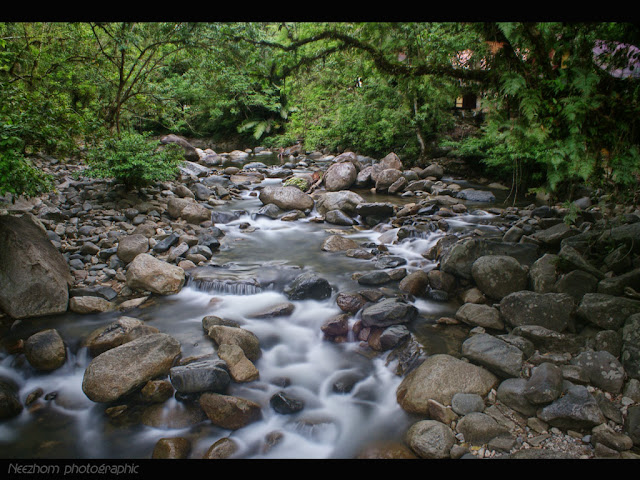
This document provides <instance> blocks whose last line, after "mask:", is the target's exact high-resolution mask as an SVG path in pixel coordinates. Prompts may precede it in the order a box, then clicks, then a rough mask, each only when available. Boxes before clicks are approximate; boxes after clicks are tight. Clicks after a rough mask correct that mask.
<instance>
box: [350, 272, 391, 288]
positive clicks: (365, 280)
mask: <svg viewBox="0 0 640 480" xmlns="http://www.w3.org/2000/svg"><path fill="white" fill-rule="evenodd" d="M390 281H391V277H390V276H389V274H388V273H387V272H384V271H382V270H374V271H373V272H368V273H365V274H364V275H362V276H360V277H358V283H359V284H360V285H383V284H385V283H389V282H390Z"/></svg>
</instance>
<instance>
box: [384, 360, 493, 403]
mask: <svg viewBox="0 0 640 480" xmlns="http://www.w3.org/2000/svg"><path fill="white" fill-rule="evenodd" d="M497 384H498V378H497V377H496V376H495V375H494V374H492V373H491V372H489V371H488V370H486V369H484V368H482V367H479V366H477V365H473V364H471V363H469V362H465V361H463V360H460V359H457V358H455V357H453V356H451V355H446V354H436V355H432V356H430V357H428V358H427V359H426V360H425V361H424V362H423V363H421V364H420V365H419V366H418V367H417V368H416V369H414V370H412V371H411V372H409V373H408V374H407V375H406V376H405V377H404V378H403V380H402V382H401V383H400V385H399V386H398V389H397V390H396V397H397V400H398V404H399V405H400V406H401V407H402V409H403V410H405V411H407V412H409V413H415V414H418V415H427V414H428V412H429V405H428V402H429V400H430V399H432V400H435V401H436V402H438V403H440V404H442V405H451V400H452V398H453V396H454V395H455V394H456V393H475V394H478V395H480V396H483V397H484V396H485V395H487V393H489V391H490V390H491V389H492V388H493V387H494V386H495V385H497Z"/></svg>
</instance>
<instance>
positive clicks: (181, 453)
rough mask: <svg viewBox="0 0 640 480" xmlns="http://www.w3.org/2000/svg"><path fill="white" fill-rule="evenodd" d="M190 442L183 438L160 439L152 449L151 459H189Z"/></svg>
mask: <svg viewBox="0 0 640 480" xmlns="http://www.w3.org/2000/svg"><path fill="white" fill-rule="evenodd" d="M190 452H191V442H190V441H189V440H188V439H186V438H183V437H173V438H161V439H159V440H158V441H157V442H156V444H155V446H154V447H153V453H152V454H151V458H162V459H184V458H189V453H190Z"/></svg>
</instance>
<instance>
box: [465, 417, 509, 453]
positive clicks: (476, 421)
mask: <svg viewBox="0 0 640 480" xmlns="http://www.w3.org/2000/svg"><path fill="white" fill-rule="evenodd" d="M456 429H457V430H458V432H460V433H462V435H463V436H464V441H465V442H467V443H470V444H472V445H483V444H485V443H489V442H490V441H491V440H492V439H494V438H496V437H501V436H507V435H509V431H508V430H507V429H506V428H505V427H503V426H502V425H500V424H499V423H498V422H497V421H496V420H495V419H494V418H493V417H491V416H489V415H487V414H485V413H480V412H472V413H469V414H467V415H465V416H464V417H462V418H461V419H460V420H459V421H458V425H457V427H456Z"/></svg>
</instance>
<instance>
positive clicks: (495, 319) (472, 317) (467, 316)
mask: <svg viewBox="0 0 640 480" xmlns="http://www.w3.org/2000/svg"><path fill="white" fill-rule="evenodd" d="M456 318H457V319H458V320H460V321H462V322H464V323H466V324H468V325H472V326H479V327H483V328H488V329H494V330H502V329H503V328H504V322H503V321H502V318H501V316H500V312H499V311H498V309H496V308H493V307H491V306H490V305H484V304H476V303H465V304H463V305H462V306H460V308H458V310H457V311H456Z"/></svg>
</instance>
